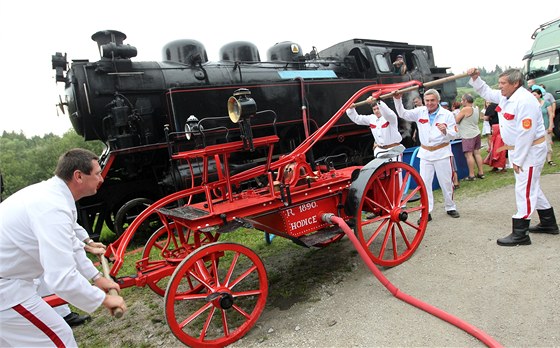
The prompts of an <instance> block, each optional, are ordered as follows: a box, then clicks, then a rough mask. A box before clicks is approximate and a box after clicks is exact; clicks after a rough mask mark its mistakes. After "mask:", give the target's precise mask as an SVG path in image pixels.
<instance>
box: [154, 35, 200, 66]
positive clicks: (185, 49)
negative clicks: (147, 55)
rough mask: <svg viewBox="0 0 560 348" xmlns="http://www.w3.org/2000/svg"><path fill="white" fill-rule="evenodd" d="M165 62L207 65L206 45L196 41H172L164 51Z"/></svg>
mask: <svg viewBox="0 0 560 348" xmlns="http://www.w3.org/2000/svg"><path fill="white" fill-rule="evenodd" d="M162 56H163V60H167V61H173V62H178V63H183V64H188V65H195V64H197V63H206V62H207V61H208V55H207V54H206V49H205V48H204V45H203V44H202V43H200V42H198V41H196V40H175V41H171V42H170V43H168V44H167V45H165V46H163V49H162Z"/></svg>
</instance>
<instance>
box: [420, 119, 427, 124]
mask: <svg viewBox="0 0 560 348" xmlns="http://www.w3.org/2000/svg"><path fill="white" fill-rule="evenodd" d="M418 122H420V123H422V124H424V123H428V122H429V121H428V120H426V119H425V118H421V119H419V120H418Z"/></svg>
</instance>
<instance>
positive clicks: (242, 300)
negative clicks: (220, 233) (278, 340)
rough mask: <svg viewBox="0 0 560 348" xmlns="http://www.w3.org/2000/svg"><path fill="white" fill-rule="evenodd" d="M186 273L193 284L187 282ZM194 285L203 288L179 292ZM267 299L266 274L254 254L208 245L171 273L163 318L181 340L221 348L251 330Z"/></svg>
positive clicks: (232, 245)
mask: <svg viewBox="0 0 560 348" xmlns="http://www.w3.org/2000/svg"><path fill="white" fill-rule="evenodd" d="M218 261H219V262H218ZM187 275H188V276H190V278H191V279H194V280H195V284H189V283H187V282H186V279H187ZM196 282H198V283H196ZM197 284H200V285H202V289H201V291H200V292H199V293H198V294H195V293H187V292H185V291H184V288H185V287H187V288H188V287H190V286H192V285H195V286H196V285H197ZM267 295H268V280H267V276H266V270H265V268H264V264H263V263H262V261H261V259H260V258H259V256H258V255H257V254H255V253H254V252H253V251H252V250H251V249H249V248H247V247H244V246H242V245H239V244H235V243H225V242H218V243H212V244H208V245H205V246H202V247H200V248H199V249H197V250H196V251H194V252H193V253H191V254H190V255H189V256H187V258H186V259H184V260H183V261H182V262H181V263H180V264H179V266H178V267H177V268H176V269H175V272H174V273H173V276H172V277H171V281H170V282H169V285H168V287H167V291H166V294H165V317H166V320H167V324H168V325H169V327H170V328H171V331H172V332H173V334H174V335H175V336H176V337H177V338H178V339H179V340H180V341H181V342H183V343H185V344H187V345H189V346H191V347H223V346H226V345H228V344H231V343H233V342H235V341H237V340H238V339H240V338H241V337H243V336H244V335H245V334H246V333H247V332H248V331H249V330H250V329H251V328H252V327H253V325H254V324H255V323H256V321H257V320H258V318H259V316H260V315H261V313H262V311H263V309H264V307H265V304H266V297H267Z"/></svg>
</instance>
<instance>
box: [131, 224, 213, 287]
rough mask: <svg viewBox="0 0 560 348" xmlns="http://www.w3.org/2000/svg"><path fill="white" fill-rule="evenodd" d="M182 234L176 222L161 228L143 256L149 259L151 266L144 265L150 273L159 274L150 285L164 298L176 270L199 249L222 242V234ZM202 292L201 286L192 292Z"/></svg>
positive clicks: (146, 247) (150, 279)
mask: <svg viewBox="0 0 560 348" xmlns="http://www.w3.org/2000/svg"><path fill="white" fill-rule="evenodd" d="M179 230H180V231H178V230H177V225H176V224H175V223H174V222H171V223H169V224H168V225H167V226H162V227H160V228H159V229H158V230H156V231H155V232H154V234H152V236H151V237H150V239H148V242H147V243H146V245H145V246H144V251H143V252H142V259H145V258H148V261H147V263H142V265H143V267H145V271H146V273H148V272H149V271H150V270H157V277H155V278H152V277H148V281H147V283H146V284H147V285H148V286H149V287H150V289H152V290H153V291H154V292H155V293H156V294H158V295H160V296H163V295H165V289H166V288H167V283H168V282H169V279H170V278H169V277H170V276H171V274H173V271H174V270H175V266H177V265H178V264H179V263H180V262H181V261H182V260H183V259H184V258H185V257H186V256H187V255H188V254H190V253H192V252H193V251H194V250H195V249H196V248H198V247H200V246H202V245H205V244H209V243H212V242H215V241H217V240H218V238H219V234H218V233H214V234H212V233H211V232H200V231H196V232H195V231H192V230H190V229H187V228H185V227H181V226H179ZM140 271H144V270H140ZM200 288H201V286H200V284H199V285H198V286H195V285H193V286H192V287H191V291H193V292H196V291H199V290H200Z"/></svg>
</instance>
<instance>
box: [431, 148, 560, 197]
mask: <svg viewBox="0 0 560 348" xmlns="http://www.w3.org/2000/svg"><path fill="white" fill-rule="evenodd" d="M482 143H483V145H486V137H484V138H482ZM552 148H553V154H552V160H553V161H554V162H556V163H557V164H558V165H557V166H555V167H552V166H549V165H548V164H546V163H545V165H544V168H543V171H542V174H541V175H547V174H552V173H558V172H560V141H555V142H554V145H553V146H552ZM480 153H481V155H482V158H483V159H484V158H485V157H486V155H487V154H488V148H487V146H485V147H484V148H483V149H482V150H481V151H480ZM483 167H484V176H485V178H484V179H477V180H475V181H465V180H461V181H460V188H459V189H458V190H456V191H455V192H454V199H455V200H456V201H461V198H464V197H474V196H478V195H481V194H484V193H487V192H490V191H493V190H496V189H498V188H500V187H504V186H507V185H513V184H514V183H515V178H514V175H513V169H511V168H508V170H507V173H501V174H498V173H492V172H490V170H491V169H492V167H490V166H488V165H486V164H484V165H483ZM475 173H476V165H475ZM434 200H436V201H438V202H442V201H443V198H442V195H441V190H437V191H434Z"/></svg>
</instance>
